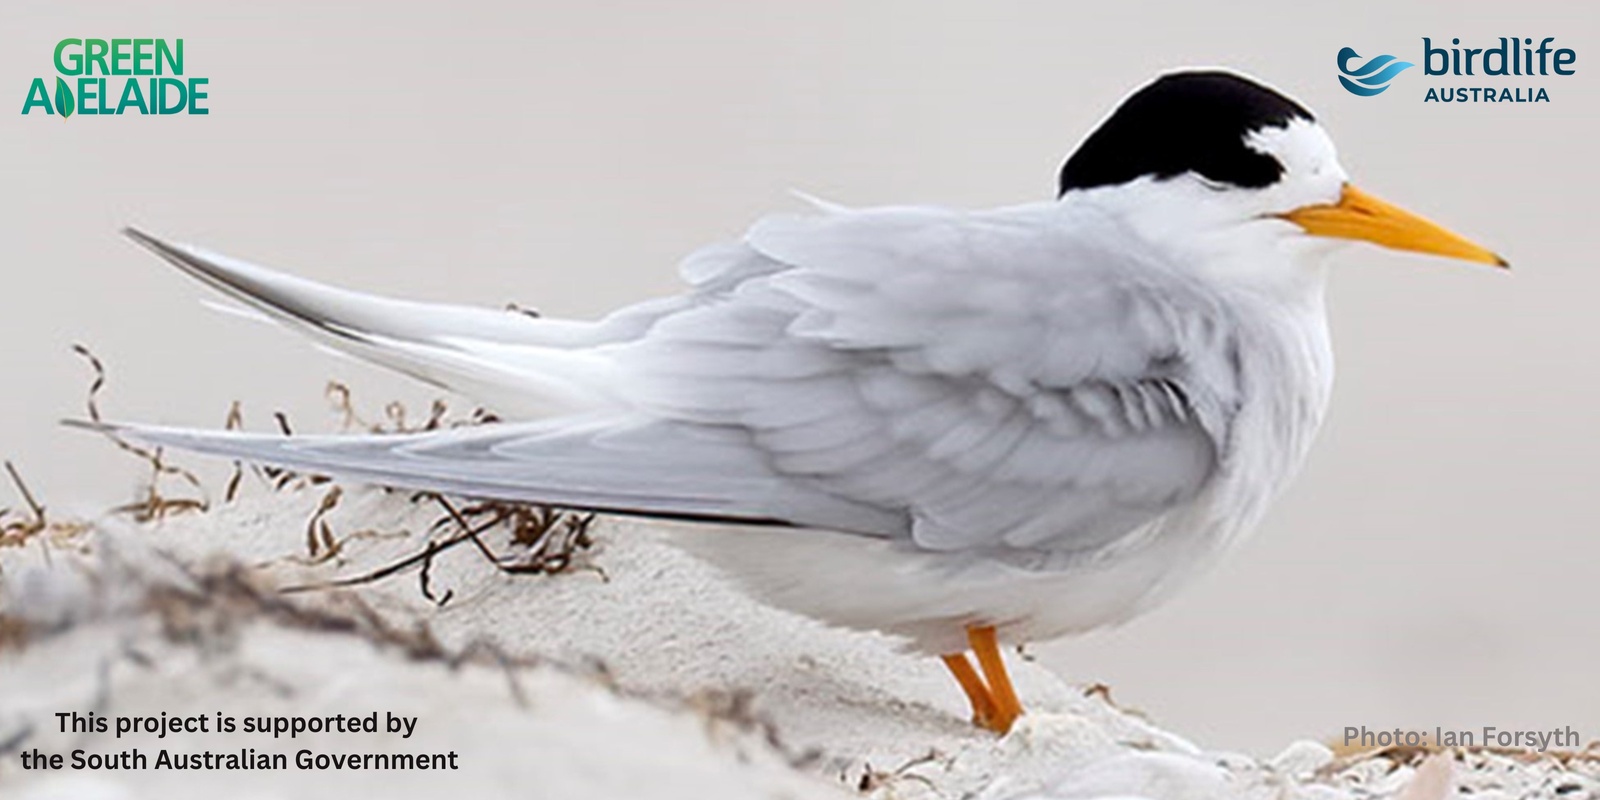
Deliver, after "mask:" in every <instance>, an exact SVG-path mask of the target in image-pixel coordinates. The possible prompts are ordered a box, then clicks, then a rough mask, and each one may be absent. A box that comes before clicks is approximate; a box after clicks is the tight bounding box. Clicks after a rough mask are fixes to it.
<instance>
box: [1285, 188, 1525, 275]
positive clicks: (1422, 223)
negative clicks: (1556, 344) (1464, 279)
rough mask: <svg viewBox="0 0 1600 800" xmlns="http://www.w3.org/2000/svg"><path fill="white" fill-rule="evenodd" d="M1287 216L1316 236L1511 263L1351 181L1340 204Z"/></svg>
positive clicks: (1505, 264)
mask: <svg viewBox="0 0 1600 800" xmlns="http://www.w3.org/2000/svg"><path fill="white" fill-rule="evenodd" d="M1283 218H1284V219H1286V220H1288V221H1290V222H1293V223H1294V224H1296V225H1299V226H1300V227H1302V228H1304V229H1305V231H1306V233H1310V234H1312V235H1315V236H1332V237H1334V238H1338V239H1360V240H1362V241H1367V242H1372V243H1373V244H1380V245H1383V246H1384V247H1392V248H1394V249H1396V250H1412V251H1415V252H1418V253H1432V254H1434V255H1439V256H1446V257H1448V258H1459V259H1461V260H1463V261H1476V262H1478V263H1481V264H1493V265H1495V266H1497V267H1509V266H1511V265H1510V264H1509V263H1507V262H1506V260H1505V259H1503V258H1501V257H1500V256H1498V255H1495V254H1494V253H1493V252H1492V251H1490V250H1488V249H1486V248H1484V247H1483V246H1481V245H1478V244H1475V243H1473V242H1471V241H1468V240H1467V239H1465V238H1463V237H1461V236H1458V235H1456V234H1454V233H1451V232H1450V231H1448V230H1446V229H1445V228H1443V227H1441V226H1439V225H1436V224H1434V223H1432V222H1430V221H1428V220H1426V219H1423V218H1422V217H1419V216H1417V215H1416V214H1413V213H1411V212H1409V211H1406V210H1405V209H1403V208H1400V207H1399V206H1394V205H1390V204H1389V203H1385V202H1384V201H1382V200H1379V199H1378V198H1376V197H1373V196H1372V195H1370V194H1367V193H1366V192H1363V191H1361V190H1360V189H1357V188H1356V187H1354V186H1351V185H1350V184H1348V183H1347V184H1345V185H1344V192H1343V194H1342V195H1341V196H1340V197H1339V202H1338V203H1336V204H1334V205H1325V206H1306V207H1304V208H1297V209H1295V210H1294V211H1291V212H1289V213H1287V214H1284V215H1283Z"/></svg>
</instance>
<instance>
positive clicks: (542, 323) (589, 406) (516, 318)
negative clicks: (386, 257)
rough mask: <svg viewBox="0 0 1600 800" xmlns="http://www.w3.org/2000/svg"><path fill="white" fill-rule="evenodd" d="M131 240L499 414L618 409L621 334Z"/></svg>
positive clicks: (347, 349) (311, 330) (139, 237)
mask: <svg viewBox="0 0 1600 800" xmlns="http://www.w3.org/2000/svg"><path fill="white" fill-rule="evenodd" d="M124 233H126V234H127V236H128V237H129V238H130V239H132V240H133V241H135V242H137V243H138V244H140V245H141V246H143V247H145V248H147V249H149V250H150V251H151V252H153V253H155V254H156V255H158V256H160V257H161V258H163V259H164V260H166V261H167V262H168V263H170V264H172V265H173V266H175V267H177V268H178V269H180V270H182V271H183V272H185V273H187V274H189V275H191V276H193V277H195V278H197V279H199V280H200V281H201V282H203V283H205V284H207V285H209V286H211V287H213V288H215V289H217V290H219V291H221V292H222V293H223V294H225V295H227V296H229V297H231V298H233V299H235V300H238V301H240V302H243V303H245V304H246V305H248V306H249V307H250V308H252V309H255V310H256V311H259V312H261V313H262V314H264V315H265V316H266V317H268V318H269V319H272V320H274V321H277V322H279V323H282V324H284V325H285V326H287V327H290V328H293V329H296V330H298V331H300V332H302V333H304V334H306V335H307V336H309V337H311V338H312V339H314V340H316V341H317V342H319V343H320V344H323V345H326V346H328V347H331V348H333V349H335V350H338V351H340V352H344V353H348V354H350V355H353V356H356V357H357V358H360V359H363V360H366V361H371V362H373V363H376V364H379V365H382V366H386V367H389V368H391V369H395V370H399V371H401V372H404V373H406V374H408V375H412V376H414V377H416V378H419V379H421V380H424V381H427V382H429V383H432V384H435V385H438V386H441V387H443V388H446V389H450V390H453V391H457V392H460V393H462V394H465V395H468V396H470V397H473V398H475V399H477V400H478V401H480V402H484V403H488V404H490V405H493V406H494V407H495V409H496V410H497V411H499V412H500V413H502V414H506V415H512V416H516V415H522V414H544V413H550V412H552V411H574V410H583V411H589V410H594V409H600V408H617V407H619V406H623V405H625V404H623V403H621V402H620V401H619V399H618V398H617V397H616V396H615V394H614V393H613V392H612V391H611V390H610V389H609V388H608V387H610V386H612V385H614V383H615V381H614V375H613V374H612V366H611V364H610V362H609V360H608V359H607V358H606V357H604V356H603V355H601V354H599V353H596V352H595V351H594V350H593V349H591V348H592V347H593V346H595V345H598V344H604V343H606V341H607V340H608V339H610V338H614V337H616V336H617V335H618V331H617V330H616V329H615V328H616V326H609V327H608V326H606V325H604V324H602V323H589V322H573V321H567V320H556V319H547V318H535V317H531V316H529V315H527V314H523V313H517V312H511V311H501V310H494V309H486V308H473V307H470V306H457V305H446V304H435V303H417V302H411V301H406V300H395V299H391V298H386V297H377V296H373V295H368V294H362V293H360V292H352V291H349V290H345V289H339V288H335V287H332V286H327V285H324V284H320V283H316V282H314V281H309V280H306V279H304V278H297V277H294V276H292V275H286V274H283V273H280V272H276V271H273V270H270V269H267V268H265V267H260V266H257V265H254V264H250V263H248V262H244V261H240V260H238V259H233V258H229V257H227V256H223V255H218V254H215V253H209V252H207V251H205V250H202V249H200V248H196V247H191V246H187V245H178V244H172V243H169V242H165V241H162V240H161V239H157V238H156V237H154V236H151V235H149V234H147V233H144V232H142V231H139V230H136V229H133V228H127V229H125V230H124Z"/></svg>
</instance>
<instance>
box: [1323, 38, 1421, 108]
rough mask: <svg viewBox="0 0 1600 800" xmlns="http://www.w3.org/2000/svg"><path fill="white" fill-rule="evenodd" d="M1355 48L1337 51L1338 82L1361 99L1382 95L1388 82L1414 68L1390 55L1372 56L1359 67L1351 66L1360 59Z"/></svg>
mask: <svg viewBox="0 0 1600 800" xmlns="http://www.w3.org/2000/svg"><path fill="white" fill-rule="evenodd" d="M1360 57H1361V56H1360V55H1359V54H1358V53H1356V50H1355V48H1353V47H1346V48H1344V49H1343V50H1340V51H1339V72H1341V73H1343V74H1341V75H1340V76H1339V82H1340V83H1342V84H1344V88H1345V89H1347V90H1349V92H1350V93H1351V94H1359V95H1361V96H1362V97H1371V96H1373V95H1375V94H1382V93H1383V91H1384V90H1385V89H1388V88H1389V82H1390V81H1392V80H1394V79H1395V77H1396V76H1398V75H1399V74H1400V73H1402V72H1405V71H1406V70H1408V69H1411V68H1412V67H1414V66H1416V64H1413V63H1411V62H1410V61H1401V60H1399V59H1397V58H1395V57H1394V56H1391V55H1382V56H1373V57H1372V58H1369V59H1367V63H1365V64H1362V65H1361V66H1359V67H1357V66H1352V65H1351V64H1350V62H1351V61H1354V60H1355V59H1358V58H1360Z"/></svg>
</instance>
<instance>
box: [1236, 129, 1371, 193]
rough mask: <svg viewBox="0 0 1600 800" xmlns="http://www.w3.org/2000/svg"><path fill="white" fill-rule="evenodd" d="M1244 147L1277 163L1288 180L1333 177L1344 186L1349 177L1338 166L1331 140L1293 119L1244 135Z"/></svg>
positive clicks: (1336, 153) (1322, 132)
mask: <svg viewBox="0 0 1600 800" xmlns="http://www.w3.org/2000/svg"><path fill="white" fill-rule="evenodd" d="M1244 143H1245V146H1246V147H1249V148H1250V149H1251V150H1254V151H1256V152H1258V153H1265V154H1266V155H1269V156H1272V157H1273V158H1276V159H1278V162H1279V163H1280V164H1283V167H1284V169H1285V170H1286V172H1287V177H1289V178H1291V179H1293V178H1299V179H1301V180H1305V179H1311V180H1319V179H1320V180H1326V179H1328V178H1330V177H1334V178H1337V180H1339V181H1340V182H1343V181H1344V180H1345V179H1346V178H1347V177H1348V176H1347V175H1346V173H1345V171H1344V167H1342V166H1340V165H1339V154H1338V152H1337V151H1335V150H1334V147H1333V139H1331V138H1329V136H1328V132H1327V131H1325V130H1323V129H1322V126H1321V125H1318V124H1317V123H1315V122H1313V121H1311V120H1308V119H1292V120H1289V124H1287V125H1282V126H1278V125H1271V126H1268V127H1265V128H1257V129H1256V130H1253V131H1251V132H1250V133H1248V134H1246V135H1245V137H1244Z"/></svg>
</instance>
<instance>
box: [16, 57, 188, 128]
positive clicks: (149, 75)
mask: <svg viewBox="0 0 1600 800" xmlns="http://www.w3.org/2000/svg"><path fill="white" fill-rule="evenodd" d="M54 66H55V68H56V75H55V81H54V82H51V81H50V80H49V79H48V78H34V79H33V82H32V83H30V84H29V85H28V94H27V97H25V98H24V99H23V101H22V113H23V115H28V114H39V115H44V116H59V117H61V118H62V119H66V118H67V117H70V116H72V115H73V114H83V115H85V116H87V115H92V114H99V115H106V114H112V115H120V114H152V115H157V116H166V115H170V114H210V113H211V109H209V108H206V106H205V103H206V101H207V100H208V99H209V89H208V85H209V84H210V83H211V79H210V78H197V77H193V76H190V75H186V74H185V73H184V71H183V68H184V64H183V40H182V39H170V40H169V39H62V40H61V41H59V42H57V43H56V49H55V59H54Z"/></svg>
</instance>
